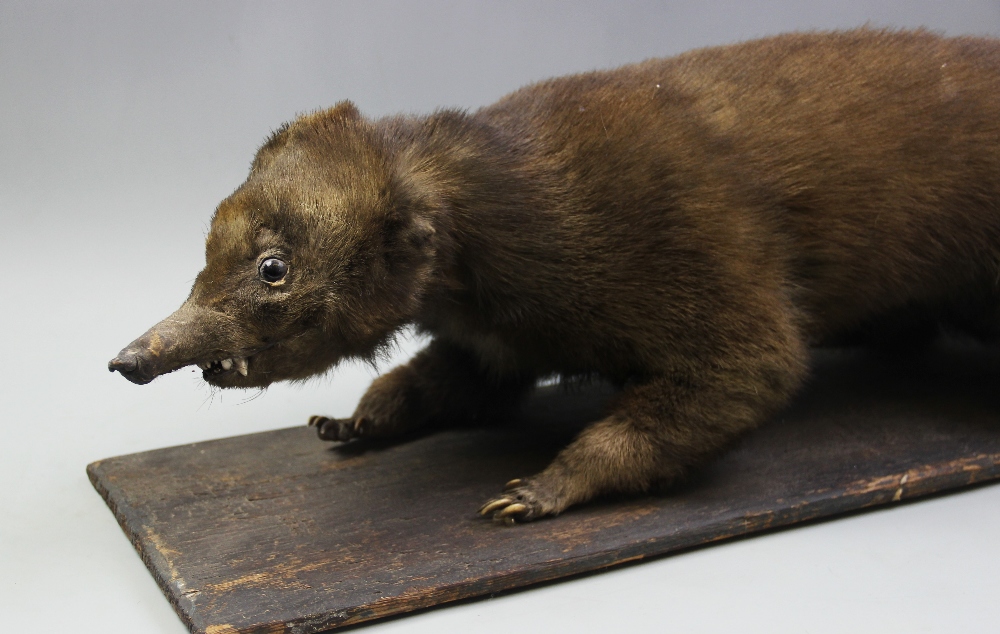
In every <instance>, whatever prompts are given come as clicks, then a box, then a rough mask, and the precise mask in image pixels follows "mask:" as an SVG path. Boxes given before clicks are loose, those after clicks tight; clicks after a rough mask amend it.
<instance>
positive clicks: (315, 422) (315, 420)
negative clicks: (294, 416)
mask: <svg viewBox="0 0 1000 634" xmlns="http://www.w3.org/2000/svg"><path fill="white" fill-rule="evenodd" d="M326 420H328V419H327V417H326V416H310V417H309V427H318V426H319V425H322V424H323V422H324V421H326Z"/></svg>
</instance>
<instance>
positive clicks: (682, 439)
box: [480, 340, 806, 523]
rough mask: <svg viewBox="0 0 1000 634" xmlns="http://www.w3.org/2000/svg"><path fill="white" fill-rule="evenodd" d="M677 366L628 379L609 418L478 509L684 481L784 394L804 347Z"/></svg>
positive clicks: (542, 505)
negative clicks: (639, 380)
mask: <svg viewBox="0 0 1000 634" xmlns="http://www.w3.org/2000/svg"><path fill="white" fill-rule="evenodd" d="M678 366H683V367H684V368H686V370H684V371H679V372H676V373H669V374H663V375H660V376H655V377H652V378H650V379H649V380H647V381H645V382H643V383H640V384H636V385H632V386H630V387H627V388H625V389H624V390H623V391H622V392H621V394H620V395H619V396H618V398H617V401H616V402H615V403H614V404H613V407H612V409H611V411H612V413H611V414H610V415H609V416H608V417H607V418H605V419H603V420H601V421H598V422H596V423H594V424H592V425H590V426H589V427H587V428H586V429H585V430H584V431H583V432H581V434H580V435H579V436H578V437H577V438H576V439H575V440H574V441H573V442H572V443H571V444H570V445H569V446H568V447H566V448H565V449H564V450H563V451H562V452H560V453H559V455H558V456H557V457H556V459H555V460H554V461H553V462H552V464H550V465H549V466H548V467H547V468H546V469H545V470H544V471H542V472H541V473H539V474H537V475H534V476H532V477H528V478H524V479H517V480H512V481H510V482H508V483H507V486H506V487H505V490H504V491H503V493H501V494H500V495H499V496H497V497H495V498H494V499H492V500H490V501H489V502H487V503H486V504H485V505H484V506H483V507H482V508H481V509H480V513H481V514H482V515H483V516H485V517H492V518H494V519H497V520H504V521H506V522H507V523H513V522H514V521H530V520H534V519H537V518H540V517H543V516H546V515H556V514H558V513H560V512H562V511H564V510H565V509H566V508H568V507H570V506H572V505H574V504H580V503H582V502H586V501H588V500H590V499H592V498H594V497H596V496H599V495H605V494H617V493H625V494H634V493H642V492H645V491H648V490H650V489H651V488H653V487H654V486H656V487H659V486H669V485H670V484H672V483H675V482H677V481H678V480H679V479H680V478H682V477H683V476H684V474H685V473H686V472H687V471H688V470H690V469H691V468H693V467H696V466H698V465H700V464H703V463H704V462H705V461H706V460H708V459H709V458H712V457H713V456H715V455H717V454H718V453H720V452H721V451H722V450H723V449H726V448H727V447H728V446H729V445H731V444H732V443H733V442H734V441H735V440H736V439H738V438H739V437H740V436H741V435H742V434H744V433H745V432H747V431H748V430H750V429H752V428H754V427H755V426H757V425H758V424H759V423H760V422H762V420H763V419H764V418H765V417H766V416H767V415H768V414H770V413H771V412H773V411H775V410H776V409H778V408H780V407H781V406H782V405H784V404H785V403H786V402H787V400H788V398H789V397H790V396H791V394H792V393H793V392H794V390H795V388H796V387H797V386H798V384H799V383H800V381H801V378H802V376H803V375H804V372H805V367H806V348H805V346H804V345H803V344H802V343H800V342H799V341H796V340H791V341H785V342H782V344H781V345H770V346H768V345H764V346H749V347H748V349H746V350H745V351H744V352H742V353H735V354H733V355H731V356H729V357H728V358H727V359H726V361H724V362H717V363H704V362H700V361H699V360H695V359H692V360H690V362H689V363H682V364H678Z"/></svg>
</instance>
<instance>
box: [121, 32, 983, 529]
mask: <svg viewBox="0 0 1000 634" xmlns="http://www.w3.org/2000/svg"><path fill="white" fill-rule="evenodd" d="M998 95H1000V42H998V41H997V40H994V39H988V38H968V37H966V38H953V39H947V38H943V37H939V36H936V35H933V34H930V33H927V32H923V31H914V32H891V31H878V30H870V29H860V30H855V31H846V32H837V33H826V34H818V33H810V34H790V35H784V36H779V37H774V38H769V39H764V40H758V41H754V42H748V43H744V44H738V45H734V46H728V47H721V48H710V49H703V50H698V51H693V52H690V53H687V54H684V55H681V56H678V57H674V58H670V59H662V60H649V61H646V62H643V63H641V64H636V65H632V66H625V67H622V68H619V69H616V70H610V71H598V72H591V73H584V74H580V75H573V76H569V77H563V78H558V79H553V80H549V81H545V82H541V83H538V84H534V85H532V86H528V87H526V88H523V89H521V90H519V91H517V92H514V93H512V94H510V95H508V96H506V97H504V98H503V99H501V100H500V101H499V102H497V103H496V104H494V105H491V106H488V107H485V108H482V109H480V110H478V111H476V112H473V113H467V112H460V111H452V110H442V111H438V112H436V113H434V114H432V115H429V116H423V117H411V116H398V117H388V118H384V119H379V120H370V119H366V118H364V117H363V116H361V114H360V113H359V112H358V110H357V109H356V108H355V107H354V106H353V105H352V104H350V103H349V102H342V103H340V104H338V105H337V106H335V107H334V108H331V109H329V110H325V111H321V112H317V113H314V114H311V115H307V116H304V117H301V118H299V119H297V120H295V121H293V122H292V123H290V124H287V125H286V126H283V127H282V128H281V129H279V130H278V131H277V132H276V133H274V134H273V135H272V136H271V137H270V138H269V139H268V140H267V142H266V143H265V144H264V145H263V146H262V147H261V149H260V150H259V151H258V153H257V156H256V158H255V159H254V161H253V165H252V167H251V170H250V175H249V177H248V178H247V180H246V182H245V183H243V184H242V185H241V186H240V187H239V188H238V189H237V190H236V191H235V192H234V193H233V194H232V195H231V196H230V197H229V198H227V199H226V200H224V201H223V202H222V203H221V204H220V205H219V207H218V209H217V211H216V213H215V216H214V218H213V220H212V227H211V230H210V233H209V236H208V240H207V245H206V266H205V269H204V270H203V271H202V272H201V274H199V276H198V278H197V279H196V281H195V284H194V288H193V289H192V291H191V295H190V297H189V298H188V299H187V301H186V302H185V303H184V304H183V305H182V306H181V308H180V309H179V310H178V311H177V312H176V313H174V314H173V315H171V316H170V317H168V318H167V319H165V320H164V321H163V322H161V323H159V324H157V325H156V326H154V327H153V328H152V329H151V330H150V331H149V332H147V333H146V334H145V335H143V336H142V337H141V338H139V339H137V340H136V341H135V342H133V343H132V344H131V345H130V346H129V347H128V348H126V349H125V350H123V351H122V352H121V353H120V354H119V356H118V357H116V358H115V359H114V360H113V361H112V362H111V363H110V365H109V367H110V369H112V370H118V371H120V372H121V373H122V374H123V375H124V376H125V377H126V378H128V379H129V380H132V381H134V382H136V383H145V382H148V381H150V380H152V379H153V378H154V377H156V376H158V375H160V374H164V373H166V372H171V371H173V370H175V369H177V368H180V367H184V366H187V365H193V364H197V365H199V366H200V367H202V369H203V375H204V378H205V380H206V381H208V382H209V383H212V384H213V385H217V386H220V387H255V386H265V385H268V384H269V383H271V382H273V381H279V380H287V379H292V380H295V379H304V378H306V377H309V376H313V375H316V374H318V373H322V372H325V371H326V370H328V369H329V368H330V367H332V366H333V365H335V364H336V363H337V362H338V361H340V360H341V359H344V358H355V357H370V356H371V355H373V354H375V353H377V351H378V350H379V348H380V347H381V346H384V345H386V343H387V342H388V341H390V340H391V338H392V337H393V335H394V334H395V333H397V332H398V331H399V330H400V329H401V328H403V327H405V326H407V325H415V326H416V327H417V329H418V330H419V331H421V332H423V333H426V334H427V335H429V336H430V337H431V342H430V344H429V345H428V347H427V348H426V349H425V350H423V351H422V352H420V353H418V354H417V355H416V357H414V358H413V360H411V361H410V362H409V363H407V364H406V365H403V366H401V367H399V368H396V369H394V370H392V371H390V372H388V373H387V374H385V375H383V376H381V377H379V378H378V379H376V380H375V381H374V383H373V384H372V386H371V388H370V389H369V390H368V392H367V393H366V394H365V396H364V397H363V398H362V399H361V402H360V403H359V405H358V408H357V410H356V412H355V413H354V415H352V416H351V417H350V418H349V419H343V420H340V419H330V418H326V417H323V416H315V417H313V418H312V419H311V420H310V424H312V425H315V426H316V427H317V430H318V432H319V435H320V437H321V438H323V439H326V440H335V441H347V440H351V439H354V438H358V437H372V438H379V437H382V438H384V437H390V436H394V435H398V434H400V433H402V432H405V431H407V430H412V429H414V428H416V427H420V426H425V425H431V424H436V423H443V422H447V421H451V420H456V419H461V420H471V419H485V418H489V417H491V416H494V417H495V416H502V415H503V412H506V411H508V409H509V407H510V405H511V404H512V403H516V402H517V401H518V399H520V398H522V397H523V396H524V394H526V393H527V392H528V391H529V390H530V389H531V388H532V386H533V385H534V384H535V383H536V381H537V380H538V379H540V378H543V377H550V376H553V375H558V376H563V377H572V376H576V375H599V376H602V377H604V378H606V379H608V380H610V381H612V382H614V383H617V384H618V385H620V386H622V388H621V391H620V393H619V395H618V397H617V399H616V400H615V401H614V406H613V408H612V409H611V411H610V413H609V414H608V416H607V417H606V418H604V419H603V420H599V421H596V422H594V423H593V424H592V425H591V426H589V427H588V428H587V429H585V430H584V431H583V432H582V433H581V434H580V435H579V437H578V438H577V439H576V440H574V441H573V443H572V444H570V445H569V446H568V447H566V448H565V449H564V450H563V451H562V452H561V453H560V454H559V456H558V457H557V458H556V459H555V461H553V463H552V464H551V465H550V466H549V467H547V468H546V469H545V470H544V471H542V472H541V473H539V474H535V475H533V476H529V477H523V478H519V479H515V480H512V481H511V482H509V483H508V485H507V487H506V489H505V490H504V491H503V492H502V493H501V494H500V495H498V496H497V497H495V498H494V499H492V500H490V501H488V502H487V503H486V505H485V506H484V507H483V508H482V509H481V511H482V513H483V515H485V516H488V517H493V518H496V519H500V520H504V521H507V522H513V521H527V520H533V519H536V518H539V517H543V516H546V515H555V514H558V513H560V512H562V511H563V510H565V509H566V508H568V507H569V506H572V505H574V504H578V503H581V502H585V501H587V500H590V499H591V498H593V497H595V496H597V495H601V494H607V493H640V492H643V491H647V490H649V489H650V488H652V487H654V486H660V485H669V484H671V483H673V482H676V481H677V480H678V479H680V478H682V477H683V476H684V475H685V473H687V472H688V471H689V470H690V469H692V468H694V467H697V466H698V465H699V464H702V463H704V462H705V461H706V460H709V459H710V458H711V457H712V456H714V455H716V454H717V453H718V452H719V451H721V450H723V449H724V448H725V447H727V446H728V445H730V444H731V443H732V442H733V441H734V439H736V438H738V437H739V436H740V435H741V434H743V433H745V432H747V431H748V430H750V429H753V428H754V427H755V426H757V425H759V424H760V423H761V422H762V421H764V420H765V419H766V418H767V416H769V415H770V414H771V413H773V412H775V411H776V410H778V409H779V408H781V407H782V406H783V405H784V404H785V403H786V402H787V401H788V399H789V397H790V396H791V395H792V394H793V393H794V392H795V390H796V389H797V388H798V386H799V384H800V383H801V381H802V379H803V377H804V375H805V374H806V372H807V367H808V348H809V346H811V345H817V344H829V343H833V342H842V341H866V342H870V343H875V344H878V343H880V341H881V340H882V339H884V338H892V339H894V341H893V343H894V345H895V344H896V343H898V342H897V341H895V339H898V337H895V338H894V337H893V333H897V334H898V332H901V330H900V328H897V327H896V325H895V324H897V322H896V321H895V320H896V319H897V318H898V317H899V316H900V315H905V320H906V322H907V323H919V324H924V325H927V324H929V325H930V328H921V329H920V330H921V332H933V331H934V330H935V329H937V328H938V327H940V326H946V327H949V328H953V329H957V330H961V331H964V332H967V333H969V334H971V335H973V336H976V337H979V338H981V339H983V340H988V341H992V340H995V339H996V337H997V335H998V333H1000V328H998V325H1000V287H998V285H997V284H996V280H997V278H998V271H1000V99H998V98H997V97H998ZM880 333H881V334H880ZM512 475H517V474H512Z"/></svg>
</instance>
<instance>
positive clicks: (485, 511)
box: [479, 498, 514, 517]
mask: <svg viewBox="0 0 1000 634" xmlns="http://www.w3.org/2000/svg"><path fill="white" fill-rule="evenodd" d="M513 501H514V500H512V499H510V498H500V499H499V500H491V501H489V502H487V503H486V504H484V505H483V507H482V508H481V509H479V514H480V515H482V516H483V517H486V516H487V515H489V514H490V513H492V512H493V511H495V510H497V509H499V508H502V507H504V506H507V505H508V504H510V503H511V502H513Z"/></svg>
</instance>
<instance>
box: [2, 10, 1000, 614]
mask: <svg viewBox="0 0 1000 634" xmlns="http://www.w3.org/2000/svg"><path fill="white" fill-rule="evenodd" d="M866 21H872V22H873V23H875V24H879V25H895V26H919V25H927V26H930V27H932V28H935V29H938V30H944V31H945V32H947V33H949V34H958V33H981V34H993V35H998V34H1000V4H998V2H997V1H996V0H978V1H970V2H957V1H953V2H938V1H932V0H926V1H912V2H903V1H897V2H882V3H878V2H863V1H861V0H849V1H840V2H828V1H824V2H811V1H804V0H803V1H795V0H788V1H785V2H759V1H743V2H740V1H729V2H715V3H704V4H702V3H693V2H673V3H670V2H615V3H610V2H609V3H598V2H561V3H552V2H550V3H537V2H527V1H521V2H509V3H503V4H500V3H486V2H482V3H474V2H465V3H462V2H419V3H418V2H407V3H386V2H336V3H231V2H229V3H227V2H215V3H186V4H185V3H177V2H171V3H158V4H141V3H134V2H129V3H120V4H110V3H102V4H80V3H68V2H67V3H41V2H11V1H10V0H5V2H4V3H3V4H0V239H2V246H3V251H2V252H0V257H2V262H3V264H2V266H0V274H2V276H3V279H4V281H5V282H6V284H5V287H4V295H3V299H2V300H0V301H2V303H0V308H2V310H0V332H2V333H3V334H2V347H0V350H2V351H3V363H2V364H0V385H2V386H3V387H2V392H0V414H2V421H3V422H2V424H3V426H4V440H3V442H2V443H0V482H2V487H0V509H2V510H3V517H2V519H0V631H3V632H33V631H72V632H74V633H77V634H85V633H87V632H98V631H99V632H104V633H109V634H110V633H116V632H150V633H159V632H162V633H167V634H180V633H181V632H184V631H185V629H184V627H183V626H182V624H181V622H180V620H179V619H177V617H176V616H175V615H174V614H173V612H172V610H171V608H170V607H169V605H168V604H167V602H166V600H165V599H164V598H163V597H162V596H161V594H160V591H159V589H158V588H157V587H156V585H155V584H154V582H153V580H152V578H151V577H150V576H149V574H148V573H147V572H146V570H145V568H144V567H143V565H142V563H141V562H140V560H139V558H138V557H137V556H136V555H135V553H134V551H133V550H132V547H131V545H130V544H129V543H128V541H127V540H126V539H125V538H124V537H123V535H122V533H121V531H120V530H119V528H118V526H117V525H116V523H115V521H114V519H113V517H112V515H111V513H110V512H108V510H107V508H106V507H105V505H104V503H103V502H102V501H101V499H100V497H99V496H98V495H97V494H96V493H95V492H94V491H93V490H92V488H91V487H90V484H89V483H88V481H87V479H86V476H85V474H84V467H85V465H86V464H87V463H88V462H91V461H93V460H96V459H99V458H105V457H108V456H113V455H119V454H123V453H130V452H136V451H143V450H147V449H153V448H157V447H163V446H167V445H176V444H181V443H187V442H192V441H196V440H202V439H207V438H216V437H222V436H229V435H235V434H241V433H248V432H252V431H258V430H263V429H270V428H275V427H284V426H291V425H299V424H303V423H304V422H305V420H306V418H307V416H308V415H310V414H313V413H327V414H338V415H346V414H347V413H349V412H350V411H351V409H352V408H353V405H354V403H355V401H356V399H357V398H358V396H359V395H360V393H361V391H362V390H363V389H364V387H365V386H366V384H367V383H368V381H369V380H370V378H371V373H370V371H369V370H368V369H366V368H362V367H346V368H342V369H340V370H338V371H337V372H336V373H334V374H333V375H331V376H330V377H327V378H324V379H320V380H316V381H313V382H310V383H308V384H306V385H304V386H285V385H281V386H274V387H273V388H271V389H269V390H268V391H267V392H266V393H264V394H262V395H260V396H259V397H258V398H255V399H253V400H250V401H249V402H244V401H247V400H248V398H249V397H252V396H254V394H253V393H251V394H242V393H224V394H215V395H213V394H212V393H211V392H210V391H209V390H208V389H207V388H206V387H205V386H204V384H202V383H201V381H200V380H199V379H198V378H197V375H196V374H195V373H193V372H180V373H177V374H174V375H170V376H167V377H164V378H161V379H158V380H157V381H155V382H154V383H152V384H151V385H149V386H146V387H143V388H140V387H137V386H134V385H131V384H129V383H127V382H126V381H124V380H123V379H122V378H121V377H119V376H117V375H111V374H109V373H108V372H107V370H106V369H105V363H106V362H107V360H108V359H109V358H110V357H112V356H113V355H114V354H115V353H116V352H117V351H118V350H119V349H120V348H121V347H122V346H124V345H125V344H126V343H128V342H129V341H130V340H131V339H132V338H134V337H135V336H136V335H138V334H140V333H141V332H142V331H144V330H145V329H146V328H147V327H148V326H150V325H151V324H152V323H154V322H155V321H157V320H158V319H160V318H161V317H163V316H165V315H166V314H167V313H168V312H170V311H171V310H173V308H175V307H176V305H178V304H179V303H180V302H181V301H182V299H183V298H184V297H185V296H186V294H187V291H188V287H189V285H190V283H191V281H192V279H193V277H194V275H195V274H196V272H197V271H198V270H199V269H200V268H201V266H202V264H203V255H202V238H203V234H204V231H205V227H206V225H207V222H208V219H209V216H210V214H211V211H212V209H213V208H214V206H215V204H216V203H217V202H218V201H219V200H221V199H222V198H223V197H224V196H225V195H227V194H228V193H229V192H230V191H232V190H233V189H234V188H235V187H236V185H238V184H239V182H241V180H242V179H243V178H244V176H245V173H246V169H247V167H248V165H249V162H250V159H251V156H252V154H253V152H254V150H255V149H256V147H257V145H258V144H259V143H260V142H261V141H262V140H263V138H264V136H265V135H266V134H267V132H268V131H269V130H270V129H272V128H274V127H277V126H278V125H279V124H280V123H281V122H282V121H284V120H286V119H289V118H291V117H293V116H294V115H295V114H296V113H297V112H302V111H306V110H310V109H313V108H317V107H321V106H325V105H330V104H333V103H334V102H336V101H338V100H340V99H342V98H346V97H349V98H352V99H354V100H355V102H356V103H357V104H358V105H359V107H360V108H361V109H362V110H363V111H364V112H365V113H367V114H369V115H381V114H387V113H391V112H396V111H417V112H426V111H429V110H431V109H433V108H435V107H437V106H463V107H470V108H471V107H476V106H479V105H482V104H486V103H489V102H491V101H493V100H495V99H496V98H497V97H499V96H501V95H502V94H504V93H505V92H507V91H509V90H511V89H514V88H516V87H518V86H520V85H522V84H524V83H526V82H529V81H532V80H536V79H541V78H544V77H547V76H552V75H557V74H562V73H566V72H571V71H579V70H587V69H591V68H595V67H609V66H614V65H617V64H621V63H625V62H630V61H636V60H640V59H643V58H646V57H651V56H657V55H667V54H673V53H676V52H680V51H683V50H685V49H688V48H691V47H695V46H701V45H708V44H717V43H724V42H730V41H735V40H739V39H747V38H751V37H754V36H758V35H765V34H770V33H777V32H781V31H785V30H790V29H795V28H833V27H850V26H856V25H859V24H862V23H864V22H866ZM414 345H415V344H414V343H413V342H404V344H403V345H402V349H401V351H400V354H399V355H398V356H399V357H405V356H406V354H408V353H410V352H411V351H412V350H413V349H414ZM498 484H499V483H498ZM998 527H1000V487H997V486H993V487H986V488H980V489H977V490H974V491H971V492H966V493H962V494H958V495H953V496H949V497H945V498H940V499H935V500H932V501H927V502H921V503H916V504H912V505H907V506H903V507H897V508H894V509H892V510H886V511H880V512H875V513H869V514H865V515H861V516H855V517H851V518H848V519H841V520H837V521H833V522H828V523H824V524H819V525H813V526H809V527H805V528H799V529H795V530H790V531H784V532H780V533H776V534H772V535H768V536H764V537H759V538H754V539H749V540H744V541H739V542H734V543H729V544H724V545H720V546H715V547H712V548H708V549H703V550H698V551H693V552H689V553H686V554H682V555H678V556H674V557H670V558H667V559H662V560H659V561H656V562H653V563H646V564H642V565H637V566H632V567H628V568H625V569H621V570H616V571H613V572H608V573H605V574H600V575H595V576H591V577H587V578H584V579H578V580H574V581H569V582H564V583H559V584H554V585H549V586H546V587H544V588H539V589H533V590H530V591H526V592H520V593H516V594H513V595H509V596H505V597H502V598H499V599H495V600H492V601H479V602H473V603H466V604H462V605H459V606H453V607H449V608H443V609H437V610H433V611H429V612H426V613H422V614H420V615H416V616H412V617H407V618H403V619H397V620H393V621H389V622H386V623H382V624H377V625H374V626H372V628H371V629H372V631H379V632H381V631H385V632H392V631H403V630H404V629H405V631H407V632H431V631H435V632H436V631H457V630H460V629H468V628H473V627H474V628H476V629H477V630H479V631H488V632H493V631H496V632H500V631H503V632H507V631H511V630H515V631H522V632H554V631H566V630H570V629H572V630H575V631H610V630H619V629H621V630H624V631H635V632H654V631H656V632H659V631H666V630H667V629H670V630H673V631H683V632H730V631H741V632H769V633H770V632H843V631H846V630H852V631H861V632H880V633H881V632H942V633H949V634H950V633H952V632H959V631H978V632H985V631H997V630H998V629H1000V626H998V623H1000V606H998V604H997V599H996V597H997V595H998V591H1000V579H998V576H997V573H998V570H997V564H998V562H1000V540H997V537H998V534H1000V529H998Z"/></svg>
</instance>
